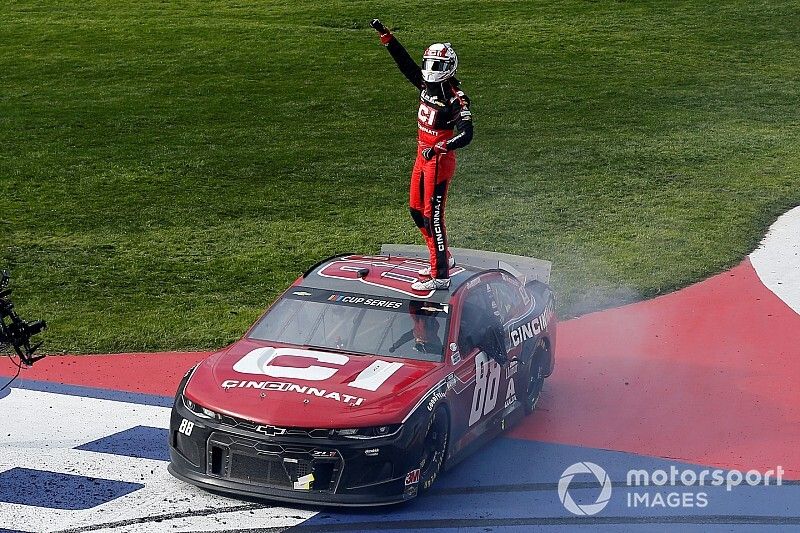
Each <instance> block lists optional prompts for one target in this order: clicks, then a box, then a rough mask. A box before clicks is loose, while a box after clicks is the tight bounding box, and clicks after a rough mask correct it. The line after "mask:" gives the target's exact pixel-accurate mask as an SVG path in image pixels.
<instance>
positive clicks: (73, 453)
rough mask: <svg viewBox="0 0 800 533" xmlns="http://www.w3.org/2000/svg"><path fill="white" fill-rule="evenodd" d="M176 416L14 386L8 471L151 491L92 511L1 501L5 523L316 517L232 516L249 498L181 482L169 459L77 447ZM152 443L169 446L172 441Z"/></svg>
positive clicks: (183, 525) (237, 523) (3, 408)
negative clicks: (45, 473) (170, 469)
mask: <svg viewBox="0 0 800 533" xmlns="http://www.w3.org/2000/svg"><path fill="white" fill-rule="evenodd" d="M169 414H170V409H169V408H167V407H154V406H149V405H138V404H131V403H124V402H116V401H111V400H99V399H95V398H83V397H78V396H67V395H62V394H53V393H47V392H38V391H30V390H23V389H12V390H11V393H10V394H9V395H8V396H7V397H5V398H2V399H0V420H2V432H0V472H3V471H6V470H10V469H11V468H15V467H21V468H30V469H36V470H45V471H50V472H58V473H64V474H74V475H81V476H87V477H94V478H103V479H110V480H117V481H127V482H131V483H139V484H142V485H144V488H142V489H140V490H137V491H134V492H132V493H130V494H128V495H125V496H122V497H120V498H117V499H116V500H113V501H110V502H108V503H105V504H102V505H98V506H97V507H94V508H91V509H84V510H64V509H48V508H42V507H35V506H29V505H19V504H10V503H3V502H0V524H2V526H3V527H11V528H14V529H18V530H21V531H61V530H69V529H74V528H81V527H87V526H95V525H103V524H111V523H115V522H124V521H138V520H147V519H148V518H151V519H153V518H156V517H159V516H164V515H173V516H174V515H175V514H181V513H190V514H191V513H198V512H199V513H207V512H213V514H209V515H207V516H188V517H183V518H173V519H168V520H166V521H162V522H155V521H151V522H147V521H145V522H143V523H138V524H129V525H125V526H124V527H123V528H122V529H123V530H125V531H136V532H143V533H146V532H151V531H153V532H155V531H176V532H181V531H198V530H206V531H213V530H215V529H248V528H257V527H289V526H292V525H295V524H298V523H300V522H303V521H304V520H306V519H308V518H310V517H311V516H313V515H314V514H316V513H314V512H310V511H306V510H299V509H291V508H285V507H270V508H265V509H254V510H253V511H252V512H251V511H249V510H248V511H237V512H227V513H226V512H225V511H226V509H236V508H240V507H241V506H242V505H248V502H241V501H239V500H235V499H230V498H225V497H222V496H217V495H214V494H211V493H208V492H205V491H202V490H200V489H198V488H196V487H193V486H191V485H188V484H186V483H183V482H181V481H178V480H177V479H175V478H173V477H172V476H171V475H170V474H169V473H168V472H167V463H166V462H164V461H157V460H152V459H137V458H132V457H125V456H120V455H113V454H108V453H99V452H91V451H86V450H75V449H74V448H75V447H76V446H80V445H81V444H86V443H88V442H92V441H94V440H97V439H99V438H102V437H107V436H109V435H113V434H115V433H119V432H120V431H125V430H126V429H131V428H133V427H136V426H149V427H156V428H162V429H166V428H168V427H169ZM152 445H153V446H154V447H155V446H158V447H161V446H163V447H164V448H166V446H167V443H166V442H163V443H161V442H157V443H152ZM223 516H224V518H222V517H223ZM173 526H175V527H173ZM119 530H120V529H119V528H117V529H116V531H119ZM102 531H111V529H109V528H106V529H103V530H102Z"/></svg>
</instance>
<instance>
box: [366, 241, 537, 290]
mask: <svg viewBox="0 0 800 533" xmlns="http://www.w3.org/2000/svg"><path fill="white" fill-rule="evenodd" d="M450 253H451V254H453V257H455V259H456V264H457V265H465V266H471V267H475V268H479V269H481V270H489V269H495V268H497V269H500V270H505V271H506V272H508V273H509V274H512V275H513V276H514V277H516V278H517V279H518V280H520V281H521V282H522V283H523V284H524V283H528V282H529V281H533V280H537V281H541V282H543V283H550V270H551V268H552V265H553V264H552V263H551V262H550V261H544V260H542V259H534V258H533V257H525V256H522V255H512V254H502V253H499V252H487V251H484V250H470V249H469V248H450ZM381 255H387V256H401V257H409V258H413V259H425V260H427V259H428V258H429V257H430V255H429V252H428V248H427V247H425V246H417V245H414V244H383V245H381Z"/></svg>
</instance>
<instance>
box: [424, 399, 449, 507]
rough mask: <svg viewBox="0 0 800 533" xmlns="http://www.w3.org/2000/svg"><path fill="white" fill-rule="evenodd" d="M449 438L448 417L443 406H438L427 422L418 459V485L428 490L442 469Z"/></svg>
mask: <svg viewBox="0 0 800 533" xmlns="http://www.w3.org/2000/svg"><path fill="white" fill-rule="evenodd" d="M449 439H450V419H449V416H448V415H447V410H446V409H445V408H444V407H438V408H437V409H436V410H435V411H434V412H433V416H432V417H431V419H430V422H429V423H428V431H427V432H426V434H425V441H424V444H423V447H422V456H421V457H420V461H419V470H420V473H419V486H420V490H421V491H422V492H424V491H426V490H428V489H429V488H430V487H431V485H433V482H434V481H436V478H437V477H439V473H440V472H441V471H442V465H443V464H444V458H445V455H446V454H447V444H448V442H449Z"/></svg>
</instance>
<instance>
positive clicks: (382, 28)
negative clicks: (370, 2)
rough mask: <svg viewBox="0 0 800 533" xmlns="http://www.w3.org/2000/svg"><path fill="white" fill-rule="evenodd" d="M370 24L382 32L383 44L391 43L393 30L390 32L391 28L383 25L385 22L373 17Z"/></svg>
mask: <svg viewBox="0 0 800 533" xmlns="http://www.w3.org/2000/svg"><path fill="white" fill-rule="evenodd" d="M369 25H370V26H372V27H373V28H375V31H377V32H378V33H379V34H380V36H381V44H383V45H384V46H385V45H387V44H389V41H391V40H392V32H390V31H389V29H388V28H387V27H386V26H384V25H383V22H381V21H380V20H378V19H372V22H370V23H369Z"/></svg>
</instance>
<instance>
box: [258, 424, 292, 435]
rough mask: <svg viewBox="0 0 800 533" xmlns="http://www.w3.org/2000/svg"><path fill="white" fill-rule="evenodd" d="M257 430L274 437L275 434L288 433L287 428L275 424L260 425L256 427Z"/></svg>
mask: <svg viewBox="0 0 800 533" xmlns="http://www.w3.org/2000/svg"><path fill="white" fill-rule="evenodd" d="M256 431H258V432H259V433H263V434H264V435H266V436H267V437H272V436H274V435H283V434H284V433H286V429H285V428H278V427H275V426H258V427H257V428H256Z"/></svg>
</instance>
